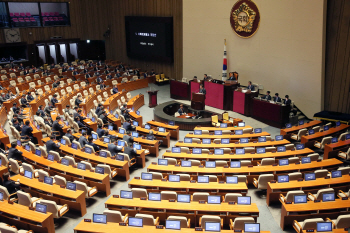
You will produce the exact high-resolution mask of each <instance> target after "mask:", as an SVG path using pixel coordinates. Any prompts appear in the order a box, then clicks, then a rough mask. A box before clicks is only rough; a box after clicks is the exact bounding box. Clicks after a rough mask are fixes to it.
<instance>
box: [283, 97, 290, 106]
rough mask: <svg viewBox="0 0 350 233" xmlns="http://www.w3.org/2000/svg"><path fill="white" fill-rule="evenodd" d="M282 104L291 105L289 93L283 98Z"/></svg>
mask: <svg viewBox="0 0 350 233" xmlns="http://www.w3.org/2000/svg"><path fill="white" fill-rule="evenodd" d="M283 104H285V105H291V104H292V101H291V100H290V99H289V95H286V96H285V99H284V100H283Z"/></svg>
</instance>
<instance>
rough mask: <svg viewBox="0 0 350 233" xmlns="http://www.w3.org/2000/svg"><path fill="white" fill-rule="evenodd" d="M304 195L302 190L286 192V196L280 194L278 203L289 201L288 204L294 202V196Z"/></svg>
mask: <svg viewBox="0 0 350 233" xmlns="http://www.w3.org/2000/svg"><path fill="white" fill-rule="evenodd" d="M303 194H305V193H304V191H302V190H295V191H288V192H287V195H286V196H284V195H283V194H282V193H281V194H280V199H279V200H280V202H281V203H284V202H286V201H290V202H293V201H294V196H295V195H303Z"/></svg>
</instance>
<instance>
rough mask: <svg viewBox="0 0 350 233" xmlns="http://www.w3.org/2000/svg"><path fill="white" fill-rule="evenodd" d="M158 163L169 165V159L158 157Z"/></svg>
mask: <svg viewBox="0 0 350 233" xmlns="http://www.w3.org/2000/svg"><path fill="white" fill-rule="evenodd" d="M158 165H164V166H168V160H167V159H158Z"/></svg>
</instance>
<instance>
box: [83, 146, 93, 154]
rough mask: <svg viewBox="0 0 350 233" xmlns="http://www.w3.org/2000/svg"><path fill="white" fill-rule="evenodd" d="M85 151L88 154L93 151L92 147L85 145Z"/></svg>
mask: <svg viewBox="0 0 350 233" xmlns="http://www.w3.org/2000/svg"><path fill="white" fill-rule="evenodd" d="M84 151H85V153H88V154H91V153H92V149H91V148H90V147H85V149H84Z"/></svg>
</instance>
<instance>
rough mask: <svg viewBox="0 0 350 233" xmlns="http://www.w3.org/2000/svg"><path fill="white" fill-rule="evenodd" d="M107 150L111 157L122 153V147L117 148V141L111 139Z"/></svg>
mask: <svg viewBox="0 0 350 233" xmlns="http://www.w3.org/2000/svg"><path fill="white" fill-rule="evenodd" d="M107 150H108V151H109V152H111V155H112V156H116V155H117V154H118V153H119V152H122V150H123V147H122V146H118V141H117V140H115V139H112V140H111V143H109V144H108V147H107Z"/></svg>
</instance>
